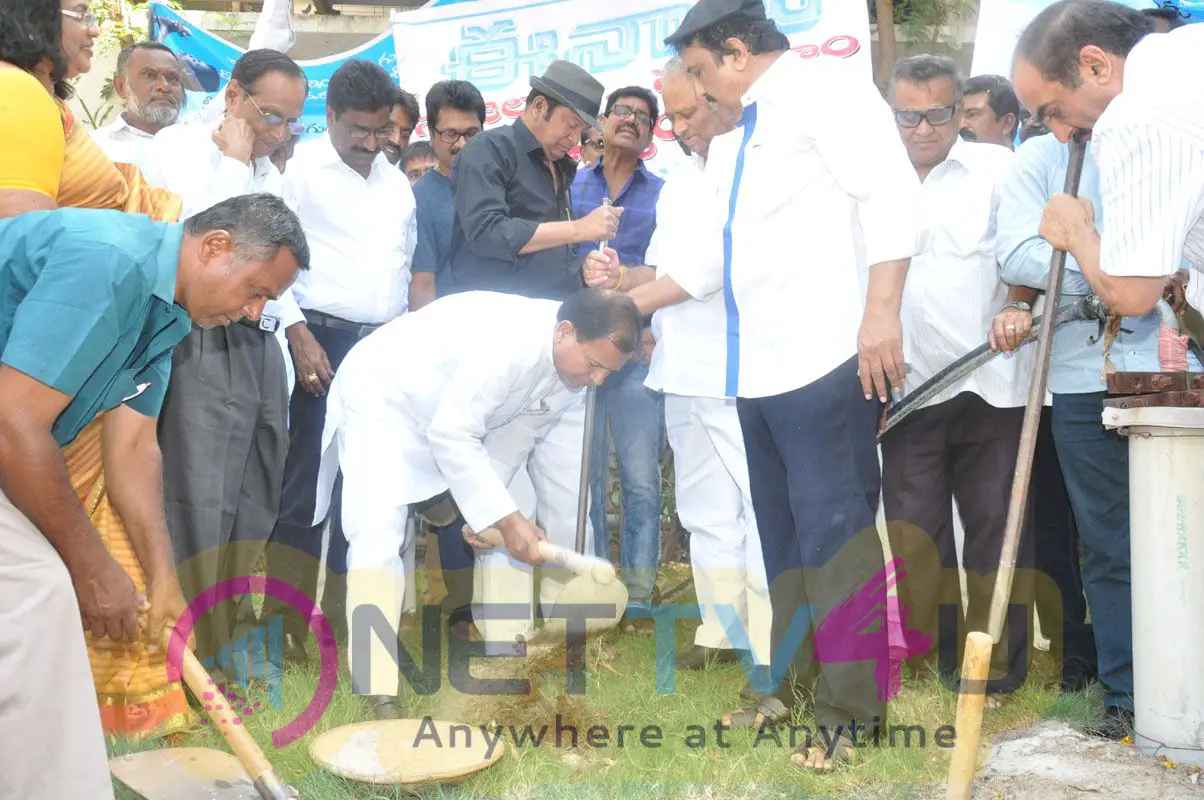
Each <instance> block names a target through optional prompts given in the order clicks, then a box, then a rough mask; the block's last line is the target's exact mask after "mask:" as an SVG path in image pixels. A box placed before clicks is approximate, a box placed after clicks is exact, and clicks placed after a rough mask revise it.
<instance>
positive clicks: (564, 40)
mask: <svg viewBox="0 0 1204 800" xmlns="http://www.w3.org/2000/svg"><path fill="white" fill-rule="evenodd" d="M691 5H692V3H689V2H680V1H678V2H674V1H673V0H608V2H605V3H602V2H597V0H475V2H454V3H451V4H447V3H446V0H443V2H442V3H438V4H433V5H429V6H426V7H424V8H421V9H418V10H416V11H410V12H400V13H395V14H394V16H393V33H394V36H395V38H396V43H397V58H398V63H397V69H398V73H399V74H400V75H401V85H402V86H403V87H405V88H406V89H407V90H409V91H412V92H414V93H415V94H417V95H418V97H419V99H420V100H421V99H422V98H423V97H424V96H425V95H426V92H427V90H428V89H429V88H430V87H431V85H432V84H434V83H437V82H439V81H442V80H452V79H454V80H464V81H470V82H472V83H473V84H475V85H476V87H477V88H478V89H480V90H481V94H483V95H484V96H485V101H486V104H487V105H486V108H487V117H486V127H487V128H489V127H494V126H497V125H508V124H510V123H511V122H513V121H514V120H515V119H518V118H519V117H521V116H522V114H523V109H524V107H525V105H526V99H527V94H528V93H529V92H530V90H531V86H530V83H529V80H530V78H531V76H532V75H539V74H542V73H543V71H544V70H545V69H546V68H547V66H548V64H549V63H551V62H552V61H554V60H556V59H558V58H562V59H566V60H568V61H572V62H573V63H575V64H577V65H578V66H580V67H582V68H583V69H585V70H587V71H588V72H590V73H591V74H592V75H593V76H594V77H596V78H597V79H598V80H600V81H602V83H603V84H604V85H605V86H606V88H607V90H608V91H613V90H615V89H618V88H620V87H623V86H631V85H636V86H645V87H648V88H651V89H653V90H654V91H655V92H657V93H659V92H660V88H661V87H660V75H661V72H662V68H663V67H664V64H665V62H666V61H667V60H668V59H669V58H670V57H671V56H672V55H673V53H672V52H671V51H670V50H669V49H667V48H666V47H665V46H664V43H663V42H664V39H665V37H666V36H668V35H669V34H670V33H672V32H673V31H674V30H675V29H676V28H677V26H678V25H679V24H680V23H681V20H682V17H683V16H685V13H686V12H687V11H688V10H689V9H690V6H691ZM766 5H767V10H768V12H769V15H770V16H771V17H772V18H773V19H774V20H775V21H776V22H777V23H778V27H779V28H781V30H782V32H783V33H785V34H786V35H787V36H788V37H789V38H790V43H791V45H792V46H793V54H792V55H791V56H789V57H794V58H802V59H811V58H824V59H844V60H846V61H847V62H848V65H849V69H857V70H861V71H862V73H863V74H864V75H865V79H866V80H867V81H868V80H872V69H873V67H872V63H871V59H870V36H869V14H868V10H867V6H866V4H865V3H862V2H853V1H852V0H767V3H766ZM670 127H671V126H670V124H669V122H668V120H667V119H665V118H664V117H663V116H662V118H661V119H660V120H658V121H657V125H656V127H655V130H654V136H653V140H652V144H651V146H650V147H649V148H648V151H647V153H646V154H645V157H646V164H647V166H648V168H649V169H652V170H653V171H655V172H659V173H662V174H663V173H665V172H667V171H668V170H669V169H670V168H671V167H672V166H673V164H675V163H677V162H678V161H679V160H680V159H682V158H684V155H683V153H682V151H681V149H680V148H679V147H678V146H677V143H676V142H675V141H674V140H673V133H672V130H671V129H670ZM415 136H417V137H422V138H425V137H426V136H427V129H426V124H425V120H424V121H423V122H422V123H421V124H420V125H419V127H418V129H417V130H416V131H415ZM575 153H576V151H574V155H575Z"/></svg>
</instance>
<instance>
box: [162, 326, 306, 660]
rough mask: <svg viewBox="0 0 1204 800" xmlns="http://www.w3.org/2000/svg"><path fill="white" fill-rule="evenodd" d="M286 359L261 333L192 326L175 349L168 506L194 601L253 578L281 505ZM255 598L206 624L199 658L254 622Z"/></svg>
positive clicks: (218, 610) (167, 424)
mask: <svg viewBox="0 0 1204 800" xmlns="http://www.w3.org/2000/svg"><path fill="white" fill-rule="evenodd" d="M285 374H286V373H285V368H284V357H283V354H282V353H281V350H280V346H279V344H277V342H276V340H275V338H274V337H273V336H272V335H271V334H269V333H265V332H263V331H260V330H257V329H256V328H253V327H250V326H247V325H243V324H236V325H229V326H227V327H224V328H212V329H208V330H206V329H202V328H199V327H196V328H193V330H192V333H191V334H189V336H188V338H186V339H185V340H184V341H183V342H181V343H180V344H179V345H178V346H177V347H176V349H175V351H174V352H173V353H172V374H171V382H170V383H169V384H168V387H167V397H166V398H165V400H164V402H163V410H162V413H161V414H160V416H159V447H160V449H161V450H162V452H163V491H164V507H165V510H166V513H167V529H168V531H170V532H171V537H172V546H173V548H174V550H175V556H176V563H177V565H178V566H179V574H180V584H181V588H182V589H183V591H184V597H185V599H186V600H188V601H189V602H191V601H192V600H193V599H194V598H195V597H196V596H197V595H198V594H200V593H201V592H203V591H205V590H207V589H211V588H213V587H215V586H216V585H217V584H218V583H219V582H220V581H223V580H228V579H231V578H237V577H247V576H250V575H251V574H252V571H253V570H254V568H255V563H256V562H257V561H258V560H259V557H260V555H261V553H262V552H263V547H264V543H265V542H266V541H267V539H268V537H269V535H270V534H271V532H272V527H273V526H274V525H275V523H276V513H277V511H278V510H279V508H280V487H281V476H282V474H283V471H284V452H285V433H286V432H285V422H284V415H285V407H286V403H287V394H286V389H285V381H286V378H285ZM249 600H250V598H249V597H244V598H237V597H235V598H231V599H229V600H225V601H223V602H221V603H219V604H218V605H217V606H216V607H215V609H214V610H213V611H212V612H211V613H208V614H205V615H204V616H202V617H201V618H200V619H198V620H197V655H198V657H200V658H210V657H215V656H220V654H221V651H222V650H223V649H224V648H225V647H226V646H227V645H230V644H233V643H234V642H235V641H236V639H238V638H240V636H242V635H245V634H244V633H243V632H244V631H246V630H248V629H249V628H250V627H251V626H253V625H254V615H253V613H252V612H251V611H250V609H251V604H250V602H249Z"/></svg>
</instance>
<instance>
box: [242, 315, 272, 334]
mask: <svg viewBox="0 0 1204 800" xmlns="http://www.w3.org/2000/svg"><path fill="white" fill-rule="evenodd" d="M238 324H239V325H246V326H247V327H248V328H254V329H255V330H257V331H263V332H264V333H275V332H276V331H278V330H280V318H279V317H273V316H272V315H271V314H260V315H259V322H255V321H254V320H250V319H247V318H246V317H241V318H240V319H239V320H238Z"/></svg>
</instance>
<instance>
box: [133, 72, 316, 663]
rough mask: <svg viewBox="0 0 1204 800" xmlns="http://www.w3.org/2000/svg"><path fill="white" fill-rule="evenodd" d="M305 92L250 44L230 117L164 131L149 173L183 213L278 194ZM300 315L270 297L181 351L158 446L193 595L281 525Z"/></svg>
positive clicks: (227, 625)
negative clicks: (291, 360)
mask: <svg viewBox="0 0 1204 800" xmlns="http://www.w3.org/2000/svg"><path fill="white" fill-rule="evenodd" d="M307 91H308V84H307V82H306V79H305V75H304V73H303V72H302V71H301V68H300V67H298V66H297V64H296V63H295V62H294V61H293V60H292V59H290V58H289V57H288V56H286V55H283V54H281V53H278V52H276V51H274V50H252V51H249V52H248V53H246V54H245V55H243V57H242V58H240V59H239V60H238V62H237V63H236V64H235V65H234V70H233V74H232V76H231V79H230V83H229V85H228V86H227V87H226V91H225V99H226V107H227V109H228V111H227V116H226V118H225V119H224V120H222V121H221V123H220V124H218V125H213V126H208V125H200V124H198V125H173V126H171V127H169V128H165V129H164V130H162V131H160V132H159V134H158V135H156V136H155V138H154V140H153V141H152V142H151V145H150V147H149V148H148V150H147V154H146V155H147V163H146V178H147V180H148V181H149V182H150V183H151V185H152V186H159V187H162V188H164V189H168V190H169V191H173V192H175V193H176V194H178V195H180V197H181V198H182V199H183V201H184V210H183V213H182V215H181V216H182V217H183V218H187V217H190V216H192V215H194V214H196V213H198V212H200V211H203V210H204V209H206V208H209V207H210V206H212V205H214V204H215V203H217V202H220V201H221V200H224V199H226V198H229V197H236V196H238V195H242V194H250V193H253V192H269V193H271V194H275V195H281V194H282V192H283V179H282V177H281V175H280V172H279V171H278V170H277V169H276V167H275V166H273V165H272V163H271V161H270V160H269V159H270V156H271V155H272V153H273V152H274V151H275V150H276V149H277V148H278V147H280V146H281V144H283V143H284V142H285V141H286V140H287V138H288V136H289V135H290V134H294V133H299V130H298V128H299V127H300V124H299V123H298V122H297V118H298V117H300V115H301V108H302V105H303V104H304V102H305V96H306V94H307ZM303 321H304V317H303V316H302V315H301V310H300V309H299V308H298V307H297V303H296V301H295V300H294V299H293V295H292V292H291V291H290V290H286V291H285V292H283V293H282V294H281V295H280V296H279V298H275V297H273V298H272V300H270V301H269V302H268V303H267V306H266V309H265V312H264V314H263V315H262V316H261V317H260V320H259V322H258V323H255V322H252V321H250V320H248V319H246V318H244V319H242V320H240V321H239V323H238V324H234V325H229V326H227V327H225V328H217V329H213V330H201V329H199V328H197V329H194V330H193V332H192V334H191V335H189V337H188V338H187V339H185V340H184V342H182V343H181V344H180V346H179V347H177V348H176V350H175V352H174V353H173V356H172V380H171V384H170V385H169V387H168V390H167V399H166V401H165V402H164V405H163V414H162V415H161V416H160V418H159V442H160V447H161V448H162V450H163V474H164V492H165V495H166V500H167V504H166V505H167V514H168V523H169V524H168V529H169V530H170V531H171V532H172V539H173V543H174V545H175V553H176V558H177V560H178V561H179V563H180V567H181V577H180V580H181V584H182V585H183V588H184V591H185V594H186V595H187V596H190V597H191V596H193V595H194V594H195V593H196V592H200V591H203V590H205V589H208V588H210V587H212V586H213V585H215V584H216V583H217V582H218V581H219V580H221V579H224V578H229V577H234V576H244V575H249V574H251V570H252V569H253V568H254V565H255V562H256V561H257V560H258V558H259V555H260V553H261V552H262V549H263V544H264V542H266V541H267V539H268V537H269V536H270V535H271V532H272V528H273V526H274V525H275V524H276V514H277V512H278V510H279V508H280V493H281V485H282V482H283V475H284V455H285V446H286V443H287V442H286V437H287V426H286V422H285V419H286V416H285V415H286V414H287V412H288V388H289V386H290V385H291V382H292V379H291V377H290V375H289V373H290V372H291V369H290V365H288V364H286V361H285V357H284V352H283V351H284V348H285V345H284V344H283V337H284V333H283V330H282V329H285V328H288V327H289V326H291V325H295V324H299V323H301V322H303ZM274 334H276V335H278V336H279V337H280V340H279V341H277V338H276V335H274ZM231 543H240V544H239V545H238V546H237V547H233V546H230V545H231ZM235 613H236V612H235V610H234V608H233V604H230V605H223V606H219V607H218V609H217V610H215V613H213V614H207V615H205V617H202V618H201V620H200V623H202V624H201V625H199V626H198V629H197V649H198V652H199V653H200V654H201V655H202V656H211V655H212V656H216V655H218V654H219V653H220V652H221V650H222V648H223V647H224V646H226V645H227V644H228V643H229V642H231V641H234V640H236V638H237V637H235V636H234V628H235V626H236V620H235V619H234V617H235ZM244 614H245V612H244ZM206 623H207V624H206ZM219 677H237V676H219Z"/></svg>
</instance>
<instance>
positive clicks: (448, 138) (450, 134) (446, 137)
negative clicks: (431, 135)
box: [431, 125, 481, 144]
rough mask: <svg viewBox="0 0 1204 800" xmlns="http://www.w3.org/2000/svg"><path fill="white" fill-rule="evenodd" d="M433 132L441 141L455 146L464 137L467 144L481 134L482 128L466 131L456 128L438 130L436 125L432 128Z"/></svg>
mask: <svg viewBox="0 0 1204 800" xmlns="http://www.w3.org/2000/svg"><path fill="white" fill-rule="evenodd" d="M431 130H433V131H434V132H435V133H437V134H439V140H440V141H441V142H443V143H444V144H455V143H456V142H458V141H460V137H461V136H463V137H464V141H466V142H467V141H470V140H471V139H472V137H474V136H476V135H477V134H478V133H480V132H481V129H480V128H468V129H466V130H462V131H458V130H456V129H454V128H436V127H435V126H434V125H432V126H431Z"/></svg>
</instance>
